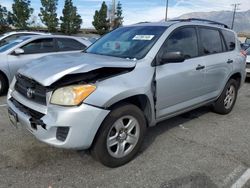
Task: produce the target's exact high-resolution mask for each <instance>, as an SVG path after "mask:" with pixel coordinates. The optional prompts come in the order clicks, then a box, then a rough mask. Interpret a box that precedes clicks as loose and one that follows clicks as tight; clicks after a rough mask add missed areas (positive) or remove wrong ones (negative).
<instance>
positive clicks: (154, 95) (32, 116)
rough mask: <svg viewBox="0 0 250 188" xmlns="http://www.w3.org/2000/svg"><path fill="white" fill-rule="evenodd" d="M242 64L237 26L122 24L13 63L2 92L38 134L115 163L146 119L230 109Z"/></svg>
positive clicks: (13, 115) (138, 137)
mask: <svg viewBox="0 0 250 188" xmlns="http://www.w3.org/2000/svg"><path fill="white" fill-rule="evenodd" d="M57 62H60V63H57ZM245 67H246V57H245V56H244V55H243V54H242V53H241V51H240V43H239V42H238V40H237V39H236V34H235V33H234V32H233V31H231V30H229V29H227V28H225V27H224V25H220V24H219V23H214V22H209V21H202V20H193V19H189V20H175V21H170V22H162V23H141V24H137V25H132V26H126V27H122V28H119V29H116V30H115V31H113V32H111V33H109V34H107V35H105V36H104V37H102V38H101V39H99V40H98V41H97V42H95V43H94V44H93V45H92V46H90V47H89V48H88V49H87V50H85V52H83V53H79V54H60V55H53V56H48V57H45V58H42V59H40V60H39V63H37V62H34V63H31V64H28V65H27V66H26V67H24V68H22V69H20V70H19V71H18V74H17V75H16V76H15V78H14V80H13V82H12V84H11V86H10V89H9V93H8V97H7V100H8V101H7V102H8V106H9V117H10V120H11V121H12V122H13V124H14V125H16V126H19V123H20V124H21V125H22V126H24V127H26V128H27V129H28V130H29V131H30V132H31V133H32V134H33V135H34V136H35V137H36V138H37V139H39V140H40V141H42V142H45V143H47V144H50V145H52V146H55V147H59V148H66V149H76V150H78V149H90V151H91V153H92V154H93V156H94V157H95V158H96V159H97V160H99V161H100V162H102V163H103V164H104V165H106V166H109V167H117V166H120V165H123V164H125V163H127V162H129V161H130V160H131V159H133V158H134V157H135V155H136V154H137V153H138V151H139V148H140V146H141V145H142V142H143V138H144V135H145V132H146V130H147V127H151V126H154V125H156V124H157V123H158V122H160V121H163V120H166V119H168V118H171V117H173V116H177V115H179V114H182V113H184V112H187V111H190V110H192V109H195V108H198V107H200V106H203V105H209V104H211V105H212V106H213V109H214V111H215V112H217V113H219V114H228V113H230V112H231V110H232V108H233V107H234V104H235V101H236V98H237V92H238V89H239V88H240V86H241V85H242V84H243V82H244V80H245V76H246V71H245ZM18 122H19V123H18Z"/></svg>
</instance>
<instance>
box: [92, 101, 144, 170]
mask: <svg viewBox="0 0 250 188" xmlns="http://www.w3.org/2000/svg"><path fill="white" fill-rule="evenodd" d="M145 131H146V121H145V117H144V115H143V113H142V112H141V110H140V109H139V108H138V107H136V106H135V105H130V104H126V105H123V106H120V107H117V108H115V109H114V110H112V111H111V113H110V114H109V115H108V116H107V118H106V119H105V120H104V122H103V124H102V126H101V128H100V130H99V131H98V134H97V138H96V140H95V143H94V144H93V147H92V151H91V153H92V155H93V156H94V158H96V159H97V160H99V161H100V162H101V163H102V164H104V165H106V166H108V167H118V166H121V165H123V164H125V163H127V162H129V161H130V160H132V159H133V158H134V157H135V155H136V154H137V152H138V151H139V149H140V146H141V144H142V142H143V138H144V135H145Z"/></svg>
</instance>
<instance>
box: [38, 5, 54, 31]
mask: <svg viewBox="0 0 250 188" xmlns="http://www.w3.org/2000/svg"><path fill="white" fill-rule="evenodd" d="M57 3H58V0H41V4H42V7H41V8H40V14H39V17H40V19H41V21H42V22H43V24H44V25H46V26H47V27H48V31H49V32H56V28H57V26H58V18H57V13H56V10H57Z"/></svg>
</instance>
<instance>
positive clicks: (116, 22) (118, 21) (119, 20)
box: [114, 1, 123, 29]
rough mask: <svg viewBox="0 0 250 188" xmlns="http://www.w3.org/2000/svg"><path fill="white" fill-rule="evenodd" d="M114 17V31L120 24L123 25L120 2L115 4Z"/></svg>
mask: <svg viewBox="0 0 250 188" xmlns="http://www.w3.org/2000/svg"><path fill="white" fill-rule="evenodd" d="M115 16H116V17H115V19H114V29H115V28H118V27H120V26H122V24H123V17H122V4H121V2H120V1H119V2H118V4H117V7H116V12H115Z"/></svg>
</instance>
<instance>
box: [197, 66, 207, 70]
mask: <svg viewBox="0 0 250 188" xmlns="http://www.w3.org/2000/svg"><path fill="white" fill-rule="evenodd" d="M202 69H205V66H204V65H198V66H197V67H196V70H202Z"/></svg>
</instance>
